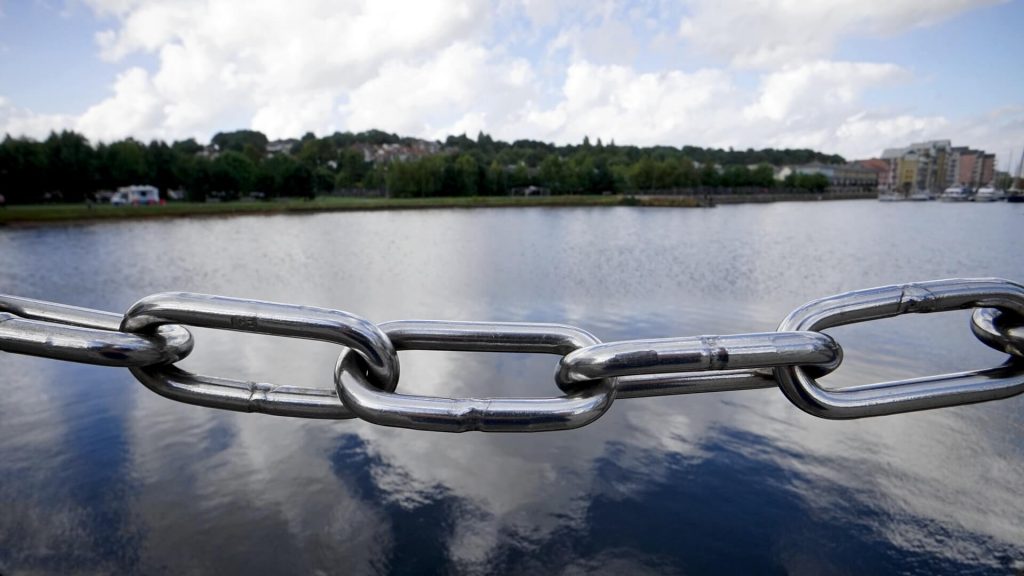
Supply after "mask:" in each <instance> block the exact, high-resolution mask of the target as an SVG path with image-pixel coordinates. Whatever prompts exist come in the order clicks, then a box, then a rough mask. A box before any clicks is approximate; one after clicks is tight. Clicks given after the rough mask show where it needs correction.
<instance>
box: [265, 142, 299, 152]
mask: <svg viewBox="0 0 1024 576" xmlns="http://www.w3.org/2000/svg"><path fill="white" fill-rule="evenodd" d="M298 143H299V141H298V140H296V139H294V138H289V139H287V140H274V141H273V142H267V156H277V155H279V154H291V152H292V148H294V147H295V145H296V144H298Z"/></svg>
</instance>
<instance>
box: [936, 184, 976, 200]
mask: <svg viewBox="0 0 1024 576" xmlns="http://www.w3.org/2000/svg"><path fill="white" fill-rule="evenodd" d="M939 200H940V201H941V202H966V201H968V200H970V196H969V195H968V193H967V190H965V189H964V188H963V187H962V186H950V187H949V188H946V189H945V190H944V191H943V192H942V194H940V195H939Z"/></svg>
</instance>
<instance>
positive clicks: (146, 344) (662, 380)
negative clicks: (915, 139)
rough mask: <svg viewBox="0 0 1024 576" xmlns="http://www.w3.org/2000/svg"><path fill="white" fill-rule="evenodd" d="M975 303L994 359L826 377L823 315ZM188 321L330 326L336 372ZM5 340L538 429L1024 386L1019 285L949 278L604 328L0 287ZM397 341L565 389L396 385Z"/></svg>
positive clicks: (911, 406)
mask: <svg viewBox="0 0 1024 576" xmlns="http://www.w3.org/2000/svg"><path fill="white" fill-rule="evenodd" d="M957 309H973V310H974V312H973V314H972V316H971V330H972V331H973V333H974V334H975V336H976V337H977V338H978V339H979V340H980V341H981V342H983V343H985V344H986V345H988V346H989V347H991V348H993V349H995V350H998V351H1000V352H1004V353H1006V354H1007V355H1008V356H1007V360H1006V361H1005V362H1004V363H1003V364H1002V365H1000V366H997V367H994V368H989V369H985V370H973V371H968V372H960V373H956V374H943V375H938V376H929V377H926V378H916V379H911V380H901V381H896V382H882V383H876V384H866V385H859V386H853V387H847V388H843V389H829V388H824V387H822V386H821V385H820V384H818V382H817V380H816V378H819V377H821V376H824V375H826V374H828V373H830V372H832V371H834V370H836V369H837V368H838V367H839V365H840V364H841V362H842V358H843V350H842V348H841V347H840V345H839V344H838V343H837V342H836V341H835V340H834V339H833V338H832V337H831V336H829V335H827V334H824V333H823V332H822V330H825V329H827V328H832V327H836V326H842V325H845V324H853V323H858V322H865V321H870V320H876V319H881V318H891V317H894V316H899V315H902V314H908V313H930V312H943V311H947V310H957ZM186 326H195V327H202V328H212V329H218V330H232V331H237V332H250V333H256V334H267V335H273V336H284V337H287V338H302V339H310V340H321V341H325V342H332V343H335V344H338V345H339V346H340V347H341V353H340V355H339V357H338V361H337V363H336V365H335V369H334V386H333V387H332V388H304V387H297V386H278V385H274V384H267V383H259V382H247V381H241V380H232V379H228V378H219V377H214V376H204V375H200V374H193V373H190V372H186V371H184V370H182V369H180V368H178V367H176V366H174V363H175V362H178V361H179V360H182V359H184V358H185V357H187V356H188V355H189V354H190V353H191V351H192V348H193V339H192V334H191V333H190V332H189V331H188V329H187V328H186ZM0 350H2V351H6V352H14V353H18V354H29V355H34V356H42V357H46V358H53V359H58V360H67V361H71V362H80V363H85V364H98V365H103V366H120V367H127V368H128V369H129V370H131V373H132V374H133V375H134V376H135V377H136V379H138V380H139V381H140V382H141V383H142V384H143V385H145V386H146V387H147V388H149V389H150V390H153V391H154V392H156V393H157V394H160V395H161V396H164V397H167V398H171V399H173V400H177V401H179V402H184V403H188V404H196V405H199V406H206V407H210V408H219V409H223V410H234V411H239V412H260V413H264V414H274V415H278V416H293V417H300V418H326V419H348V418H355V417H358V418H361V419H363V420H366V421H369V422H372V423H375V424H381V425H384V426H398V427H402V428H414V429H419V430H433V431H444V432H464V431H468V430H481V431H488V432H538V431H548V430H567V429H571V428H578V427H580V426H584V425H586V424H589V423H591V422H593V421H594V420H597V419H598V418H600V417H601V415H602V414H604V413H605V412H606V411H607V410H608V409H609V408H610V407H611V405H612V403H613V402H614V400H615V399H617V398H640V397H650V396H667V395H673V394H693V393H702V392H723V391H732V390H748V389H755V388H771V387H776V386H777V387H779V388H780V389H781V390H782V392H783V393H784V394H785V396H786V398H788V399H789V400H790V401H791V402H792V403H793V404H794V405H795V406H797V407H798V408H800V409H801V410H804V411H805V412H807V413H809V414H812V415H814V416H819V417H822V418H829V419H845V418H862V417H867V416H880V415H885V414H898V413H903V412H912V411H916V410H926V409H932V408H941V407H947V406H957V405H961V404H970V403H976V402H984V401H988V400H995V399H1000V398H1007V397H1010V396H1014V395H1016V394H1020V393H1021V392H1024V286H1022V285H1020V284H1017V283H1015V282H1011V281H1008V280H1002V279H996V278H979V279H949V280H936V281H931V282H920V283H913V284H902V285H894V286H883V287H880V288H871V289H868V290H858V291H855V292H846V293H843V294H838V295H835V296H829V297H827V298H822V299H820V300H815V301H813V302H809V303H807V304H805V305H803V306H801V307H800V308H797V309H796V310H794V311H793V312H792V313H790V314H789V316H787V317H786V319H785V320H783V321H782V323H781V324H780V325H779V328H778V330H777V331H775V332H762V333H752V334H731V335H724V336H694V337H684V338H661V339H646V340H627V341H621V342H604V343H602V342H601V341H600V340H598V339H597V337H595V336H594V335H593V334H590V333H589V332H587V331H585V330H581V329H579V328H575V327H572V326H565V325H560V324H540V323H508V322H450V321H428V320H405V321H398V322H385V323H383V324H380V325H375V324H373V323H371V322H370V321H368V320H366V319H364V318H361V317H359V316H356V315H354V314H350V313H348V312H342V311H339V310H328V309H324V308H312V307H308V306H296V305H291V304H277V303H273V302H262V301H256V300H241V299H236V298H226V297H222V296H210V295H203V294H191V293H184V292H177V293H172V292H168V293H162V294H154V295H152V296H147V297H146V298H143V299H142V300H139V301H138V302H136V303H135V304H134V305H133V306H132V307H131V308H129V310H128V311H127V312H126V313H125V314H124V315H123V316H121V315H118V314H113V313H110V312H101V311H98V310H89V309H86V308H78V307H74V306H67V305H64V304H57V303H52V302H42V301H38V300H30V299H27V298H19V297H15V296H3V295H0ZM398 350H451V351H463V352H504V353H541V354H555V355H558V356H560V357H561V358H560V360H559V362H558V366H557V368H556V370H555V377H554V380H555V384H556V385H557V386H558V388H559V389H560V390H561V391H562V392H563V395H562V396H552V397H545V398H483V399H475V398H443V397H433V396H412V395H408V394H400V393H397V392H396V389H397V386H398V383H399V373H400V370H399V360H398V353H397V351H398Z"/></svg>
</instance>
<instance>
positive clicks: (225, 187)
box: [211, 151, 256, 197]
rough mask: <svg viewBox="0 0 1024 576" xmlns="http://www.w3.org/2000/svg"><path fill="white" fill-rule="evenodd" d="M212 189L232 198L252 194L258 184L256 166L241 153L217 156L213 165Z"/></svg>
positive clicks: (230, 152)
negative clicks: (254, 185)
mask: <svg viewBox="0 0 1024 576" xmlns="http://www.w3.org/2000/svg"><path fill="white" fill-rule="evenodd" d="M211 168H212V173H211V176H212V187H213V189H214V190H217V191H223V192H228V193H229V195H230V196H235V197H237V196H238V195H239V194H243V193H247V192H251V191H252V189H253V184H255V182H256V165H255V164H253V162H252V160H249V158H248V156H246V155H245V154H242V153H241V152H235V151H229V152H225V153H223V154H221V155H220V156H217V158H216V159H214V161H213V165H212V167H211Z"/></svg>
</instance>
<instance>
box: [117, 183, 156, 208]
mask: <svg viewBox="0 0 1024 576" xmlns="http://www.w3.org/2000/svg"><path fill="white" fill-rule="evenodd" d="M159 203H160V190H158V189H157V188H156V186H123V187H121V188H118V189H117V192H114V195H113V196H111V197H110V204H111V205H113V206H147V205H151V204H159Z"/></svg>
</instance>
